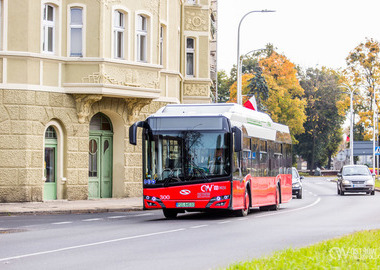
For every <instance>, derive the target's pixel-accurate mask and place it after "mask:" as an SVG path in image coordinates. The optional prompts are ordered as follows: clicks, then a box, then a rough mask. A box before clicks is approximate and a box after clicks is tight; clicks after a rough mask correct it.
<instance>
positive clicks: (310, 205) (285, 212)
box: [254, 197, 321, 218]
mask: <svg viewBox="0 0 380 270" xmlns="http://www.w3.org/2000/svg"><path fill="white" fill-rule="evenodd" d="M320 201H321V198H320V197H318V199H317V200H316V201H315V202H313V203H312V204H309V205H306V206H304V207H300V208H297V209H291V210H287V211H284V212H275V213H272V214H263V215H260V216H255V217H254V218H262V217H268V216H274V215H279V214H287V213H290V212H296V211H301V210H305V209H307V208H310V207H313V206H314V205H317V204H318V203H319V202H320Z"/></svg>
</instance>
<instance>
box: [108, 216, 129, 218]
mask: <svg viewBox="0 0 380 270" xmlns="http://www.w3.org/2000/svg"><path fill="white" fill-rule="evenodd" d="M125 217H127V216H112V217H108V218H125Z"/></svg>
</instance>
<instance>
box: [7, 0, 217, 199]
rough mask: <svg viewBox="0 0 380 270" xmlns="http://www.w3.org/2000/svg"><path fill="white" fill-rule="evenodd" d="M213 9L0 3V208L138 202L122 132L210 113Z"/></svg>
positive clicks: (58, 1) (199, 1) (43, 0)
mask: <svg viewBox="0 0 380 270" xmlns="http://www.w3.org/2000/svg"><path fill="white" fill-rule="evenodd" d="M210 5H211V3H210V0H186V1H184V0H138V1H136V0H91V1H89V0H75V1H71V0H0V11H1V12H0V49H1V50H0V89H1V90H0V202H16V201H42V200H54V199H68V200H83V199H84V200H85V199H88V198H109V197H116V198H117V197H126V196H137V195H140V194H141V190H142V184H141V182H142V173H141V172H142V170H141V167H142V165H141V161H142V156H141V147H133V146H131V145H130V144H129V143H128V128H129V126H130V124H132V123H133V122H135V121H136V120H139V119H144V118H146V117H147V116H148V115H149V114H151V113H153V112H155V111H156V110H158V109H159V108H160V107H161V106H164V105H166V104H168V103H202V102H203V103H208V102H210V85H211V79H210V39H211V29H210V25H211V22H210V18H211V8H210ZM139 145H141V144H139Z"/></svg>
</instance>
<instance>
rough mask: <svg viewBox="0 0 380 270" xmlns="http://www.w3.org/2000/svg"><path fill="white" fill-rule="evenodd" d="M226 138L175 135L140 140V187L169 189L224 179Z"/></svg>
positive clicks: (214, 133) (225, 135)
mask: <svg viewBox="0 0 380 270" xmlns="http://www.w3.org/2000/svg"><path fill="white" fill-rule="evenodd" d="M229 146H230V136H229V134H228V133H226V132H222V131H176V132H165V133H159V134H154V135H153V134H152V133H150V134H146V135H145V136H144V185H149V186H155V185H156V186H157V185H161V186H162V185H163V186H169V185H180V184H187V183H189V182H196V181H210V180H212V179H215V178H218V177H221V176H228V175H229V174H230V173H231V169H230V161H229V157H230V153H229Z"/></svg>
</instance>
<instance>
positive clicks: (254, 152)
mask: <svg viewBox="0 0 380 270" xmlns="http://www.w3.org/2000/svg"><path fill="white" fill-rule="evenodd" d="M259 158H260V151H259V139H257V138H252V139H251V161H252V165H251V166H252V171H253V172H252V175H254V176H259V164H260V163H259V161H260V159H259Z"/></svg>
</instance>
